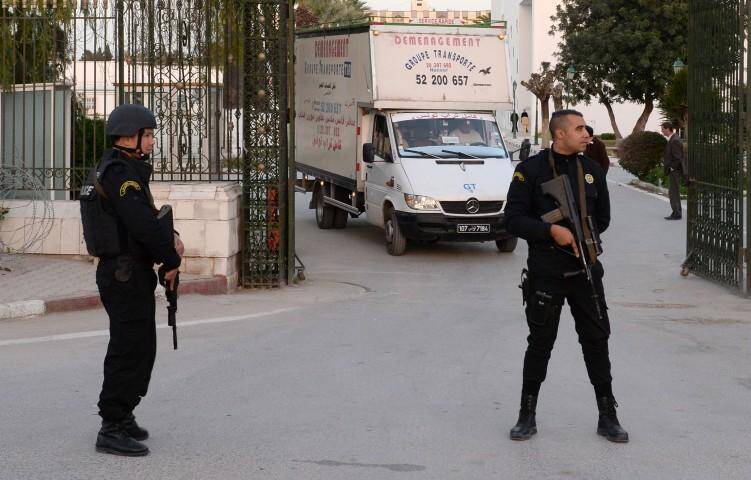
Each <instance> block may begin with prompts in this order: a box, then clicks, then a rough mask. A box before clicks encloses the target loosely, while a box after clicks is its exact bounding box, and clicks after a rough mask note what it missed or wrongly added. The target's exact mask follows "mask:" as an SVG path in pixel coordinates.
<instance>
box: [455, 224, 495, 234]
mask: <svg viewBox="0 0 751 480" xmlns="http://www.w3.org/2000/svg"><path fill="white" fill-rule="evenodd" d="M456 233H490V225H488V224H470V225H467V224H459V225H457V226H456Z"/></svg>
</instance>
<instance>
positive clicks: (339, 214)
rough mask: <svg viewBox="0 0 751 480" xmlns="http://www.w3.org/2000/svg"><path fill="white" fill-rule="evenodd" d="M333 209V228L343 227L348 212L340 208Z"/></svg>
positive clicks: (345, 223) (345, 224)
mask: <svg viewBox="0 0 751 480" xmlns="http://www.w3.org/2000/svg"><path fill="white" fill-rule="evenodd" d="M335 210H336V211H335V212H334V228H345V227H346V226H347V218H348V217H349V212H348V211H346V210H342V209H341V208H337V209H335Z"/></svg>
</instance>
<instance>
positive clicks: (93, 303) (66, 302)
mask: <svg viewBox="0 0 751 480" xmlns="http://www.w3.org/2000/svg"><path fill="white" fill-rule="evenodd" d="M179 292H180V295H181V296H182V295H192V294H198V295H222V294H225V293H228V292H229V288H228V287H227V277H225V276H224V275H215V276H214V277H213V278H205V279H197V280H186V281H184V282H180V287H179ZM157 295H158V293H157ZM163 295H164V294H163V293H162V296H163ZM101 306H102V303H101V301H100V300H99V294H98V293H90V294H86V295H77V296H74V297H62V298H51V299H47V300H24V301H21V302H10V303H0V320H7V319H11V318H21V317H29V316H32V315H44V314H45V313H61V312H73V311H79V310H88V309H91V308H98V307H101Z"/></svg>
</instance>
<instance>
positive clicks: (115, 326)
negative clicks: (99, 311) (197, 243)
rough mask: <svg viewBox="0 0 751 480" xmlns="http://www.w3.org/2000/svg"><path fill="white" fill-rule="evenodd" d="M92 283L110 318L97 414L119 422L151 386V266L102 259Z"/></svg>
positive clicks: (153, 282)
mask: <svg viewBox="0 0 751 480" xmlns="http://www.w3.org/2000/svg"><path fill="white" fill-rule="evenodd" d="M127 263H130V264H131V265H130V268H129V267H128V266H127V265H126V264H127ZM128 270H130V272H128ZM96 282H97V286H98V287H99V295H100V297H101V299H102V304H103V305H104V308H105V310H106V311H107V315H109V318H110V341H109V345H108V346H107V355H106V356H105V357H104V382H103V383H102V393H101V394H100V395H99V415H101V417H102V418H103V419H104V420H108V421H113V422H117V421H120V420H122V419H123V417H125V416H126V415H128V414H130V413H131V412H132V411H133V409H134V408H135V407H136V405H138V403H139V402H140V401H141V397H143V396H145V395H146V391H147V390H148V387H149V380H150V379H151V370H152V369H153V368H154V360H155V358H156V323H155V318H154V315H155V302H154V289H155V288H156V283H157V278H156V274H155V273H154V270H153V265H148V264H146V263H143V262H141V263H138V264H136V263H134V262H123V261H119V262H118V260H116V259H106V260H102V261H100V262H99V265H98V266H97V272H96Z"/></svg>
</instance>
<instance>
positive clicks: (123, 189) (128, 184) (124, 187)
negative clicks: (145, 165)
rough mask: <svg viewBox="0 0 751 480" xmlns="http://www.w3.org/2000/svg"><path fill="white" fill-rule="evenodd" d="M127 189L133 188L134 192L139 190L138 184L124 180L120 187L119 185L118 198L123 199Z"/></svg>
mask: <svg viewBox="0 0 751 480" xmlns="http://www.w3.org/2000/svg"><path fill="white" fill-rule="evenodd" d="M128 187H133V188H134V189H136V190H141V186H140V185H139V184H138V182H135V181H133V180H126V181H124V182H123V184H122V185H120V196H121V197H124V196H125V192H126V191H127V190H128Z"/></svg>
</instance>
